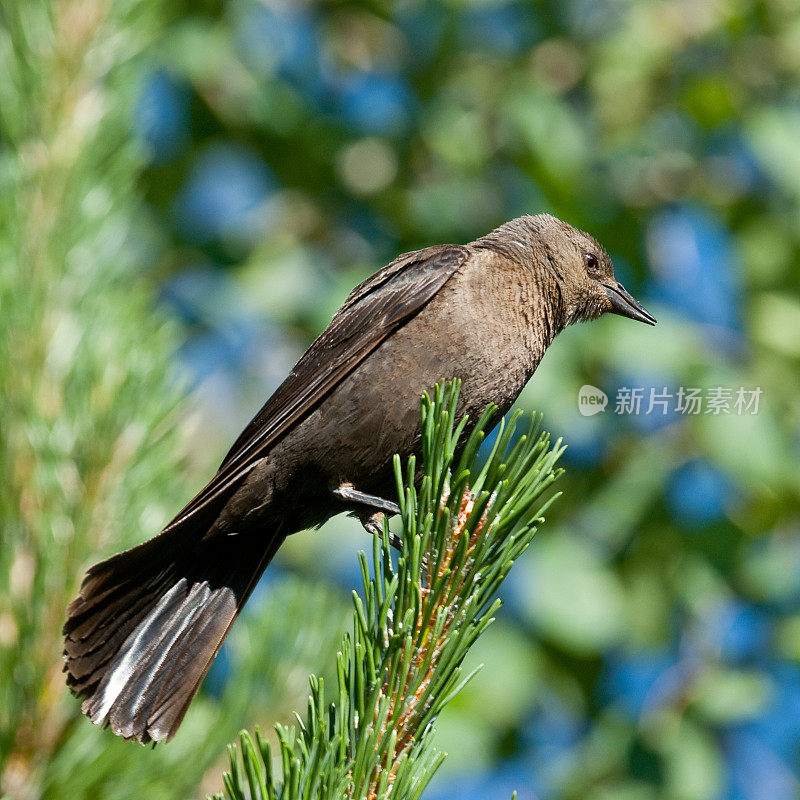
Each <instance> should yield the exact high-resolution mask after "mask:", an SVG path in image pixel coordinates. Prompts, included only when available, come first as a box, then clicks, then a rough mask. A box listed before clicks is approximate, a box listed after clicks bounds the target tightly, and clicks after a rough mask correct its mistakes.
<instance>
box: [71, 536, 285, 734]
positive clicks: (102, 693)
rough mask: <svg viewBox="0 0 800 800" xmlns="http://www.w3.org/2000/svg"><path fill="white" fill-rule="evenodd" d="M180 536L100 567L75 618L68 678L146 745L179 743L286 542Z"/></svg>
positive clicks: (87, 582) (92, 706)
mask: <svg viewBox="0 0 800 800" xmlns="http://www.w3.org/2000/svg"><path fill="white" fill-rule="evenodd" d="M181 534H182V532H181V531H180V530H179V529H178V530H171V531H168V532H166V533H162V534H161V535H160V536H156V537H155V538H154V539H151V540H150V541H148V542H145V543H144V544H141V545H139V546H138V547H135V548H133V549H132V550H127V551H126V552H124V553H119V554H118V555H116V556H113V557H112V558H109V559H108V560H107V561H103V562H101V563H100V564H97V565H95V566H94V567H92V568H91V569H90V570H89V572H88V573H87V574H86V577H85V578H84V581H83V584H82V586H81V590H80V594H79V595H78V597H77V598H75V600H73V601H72V603H71V604H70V606H69V608H68V609H67V622H66V624H65V626H64V634H65V636H66V642H65V646H64V659H65V666H64V669H65V671H66V672H67V673H68V676H67V683H68V684H69V686H70V688H71V689H72V690H73V692H75V694H77V695H79V696H81V697H84V698H85V699H84V701H83V705H82V706H81V708H82V710H83V712H84V713H85V714H86V715H87V716H88V717H90V718H91V720H92V721H93V722H95V723H97V724H106V725H110V726H111V728H112V729H113V731H114V733H116V734H118V735H120V736H124V737H125V738H126V739H136V740H138V741H140V742H142V743H147V742H150V741H154V742H158V741H161V740H162V739H167V740H169V739H171V738H172V736H173V735H174V733H175V731H176V730H177V728H178V726H179V725H180V723H181V720H182V719H183V716H184V714H185V713H186V710H187V708H188V707H189V703H190V702H191V700H192V698H193V697H194V695H195V693H196V692H197V690H198V688H199V687H200V683H201V682H202V680H203V678H204V677H205V674H206V672H208V669H209V667H210V666H211V662H212V661H213V660H214V656H215V655H216V654H217V652H218V651H219V648H220V647H221V646H222V642H223V640H224V638H225V636H226V634H227V633H228V630H229V629H230V627H231V625H232V624H233V621H234V620H235V619H236V616H237V614H238V613H239V610H240V609H241V607H242V606H243V605H244V603H245V601H246V600H247V597H248V596H249V594H250V592H251V591H252V589H253V587H254V586H255V584H256V582H257V581H258V578H259V577H260V575H261V573H262V572H263V571H264V569H265V567H266V566H267V564H268V563H269V562H270V560H271V559H272V556H273V555H274V554H275V551H276V550H277V549H278V547H279V546H280V544H281V542H282V541H283V537H282V536H274V537H273V538H272V541H271V542H270V540H269V538H268V537H267V536H264V535H263V533H262V535H260V536H259V535H256V534H254V533H248V534H236V535H233V536H222V535H220V536H216V537H213V538H210V539H208V540H207V541H204V542H200V543H199V544H196V545H193V544H192V543H189V544H187V541H186V535H185V533H183V535H181Z"/></svg>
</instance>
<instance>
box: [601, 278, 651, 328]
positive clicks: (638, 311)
mask: <svg viewBox="0 0 800 800" xmlns="http://www.w3.org/2000/svg"><path fill="white" fill-rule="evenodd" d="M603 289H605V293H606V297H608V299H609V300H610V301H611V313H612V314H619V315H620V316H622V317H630V318H631V319H637V320H639V322H646V323H647V324H648V325H655V324H656V318H655V317H654V316H653V315H652V314H651V313H650V312H649V311H647V310H645V308H644V306H642V304H641V303H639V302H638V301H637V300H634V299H633V297H631V295H630V294H629V293H628V290H627V289H626V288H625V287H624V286H623V285H622V284H621V283H614V284H607V283H604V284H603Z"/></svg>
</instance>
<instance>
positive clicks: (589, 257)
mask: <svg viewBox="0 0 800 800" xmlns="http://www.w3.org/2000/svg"><path fill="white" fill-rule="evenodd" d="M583 260H584V261H585V262H586V269H587V270H589V272H597V269H598V268H599V266H600V264H599V263H598V261H597V256H596V255H595V254H594V253H584V255H583Z"/></svg>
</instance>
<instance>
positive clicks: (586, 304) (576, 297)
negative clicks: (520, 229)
mask: <svg viewBox="0 0 800 800" xmlns="http://www.w3.org/2000/svg"><path fill="white" fill-rule="evenodd" d="M527 219H529V220H530V224H531V225H532V227H533V228H534V230H535V231H536V232H537V234H538V235H536V236H535V237H534V239H535V245H534V246H535V249H536V250H539V254H537V255H539V257H540V258H541V255H544V258H545V261H546V268H547V269H549V270H551V271H552V272H553V273H554V274H555V276H556V280H557V283H558V286H559V289H560V291H561V295H562V298H563V303H564V310H565V312H566V321H567V324H569V323H570V322H577V321H579V320H590V319H597V318H598V317H599V316H601V315H603V314H605V313H609V312H610V313H611V314H620V315H621V316H623V317H630V319H635V320H638V321H639V322H645V323H647V324H648V325H655V324H656V319H655V317H654V316H653V315H652V314H651V313H650V312H649V311H647V310H646V309H645V308H644V307H643V306H642V305H641V304H640V303H639V302H638V301H637V300H635V299H634V298H633V297H632V296H631V295H630V293H629V292H628V291H627V289H625V287H624V286H623V285H622V284H621V283H619V281H617V279H616V278H615V277H614V265H613V264H612V263H611V259H610V258H609V257H608V253H606V251H605V250H604V249H603V248H602V247H601V245H600V244H599V243H598V242H597V240H596V239H595V238H594V237H593V236H590V235H589V234H588V233H584V232H583V231H580V230H578V229H577V228H573V227H572V226H571V225H568V224H567V223H566V222H562V221H561V220H560V219H556V217H552V216H550V215H549V214H540V215H538V216H536V217H528V218H527ZM536 245H538V246H536ZM542 251H543V253H542Z"/></svg>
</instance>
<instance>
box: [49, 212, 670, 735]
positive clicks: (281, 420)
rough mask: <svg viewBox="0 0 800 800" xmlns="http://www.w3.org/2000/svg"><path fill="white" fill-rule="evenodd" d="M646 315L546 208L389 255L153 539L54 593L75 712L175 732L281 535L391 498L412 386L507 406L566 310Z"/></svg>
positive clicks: (467, 410) (414, 415)
mask: <svg viewBox="0 0 800 800" xmlns="http://www.w3.org/2000/svg"><path fill="white" fill-rule="evenodd" d="M606 312H612V313H616V314H622V315H623V316H626V317H630V318H632V319H636V320H640V321H642V322H646V323H649V324H651V325H652V324H655V319H654V318H653V317H652V316H651V315H650V314H649V313H648V312H647V311H645V309H644V308H642V306H641V305H639V303H638V302H636V300H634V299H633V298H632V297H631V296H630V294H628V292H627V291H626V290H625V289H624V288H623V287H622V286H621V285H620V284H619V283H617V282H616V280H615V279H614V272H613V267H612V264H611V260H610V259H609V257H608V255H607V254H606V252H605V251H604V250H603V248H602V247H601V246H600V245H599V244H598V243H597V242H596V241H595V240H594V239H593V238H592V237H591V236H589V235H588V234H586V233H583V232H581V231H578V230H576V229H575V228H573V227H571V226H570V225H567V224H566V223H564V222H561V221H560V220H558V219H556V218H554V217H551V216H548V215H539V216H535V217H530V216H526V217H520V218H519V219H515V220H512V221H510V222H507V223H506V224H505V225H502V226H500V227H499V228H497V229H496V230H494V231H492V232H491V233H489V234H488V235H486V236H484V237H482V238H480V239H477V240H476V241H474V242H472V243H470V244H468V245H464V246H460V245H441V246H438V247H428V248H426V249H424V250H418V251H416V252H413V253H407V254H405V255H401V256H400V257H398V258H397V259H395V260H394V261H393V262H392V263H391V264H389V265H388V266H386V267H384V268H383V269H381V270H380V271H378V272H376V273H375V274H374V275H373V276H372V277H370V278H367V280H365V281H364V282H363V283H361V284H360V285H359V286H357V287H356V288H355V289H354V290H353V291H352V292H351V293H350V296H349V297H348V298H347V299H346V300H345V302H344V305H343V306H342V307H341V308H340V309H339V311H337V312H336V315H335V316H334V317H333V320H332V321H331V323H330V325H328V327H327V328H326V329H325V330H324V331H323V332H322V334H321V335H320V337H319V338H318V339H317V340H316V341H315V342H314V343H313V344H312V345H311V347H310V348H309V349H308V351H307V352H306V353H305V355H304V356H303V357H302V358H301V359H300V360H299V361H298V362H297V364H296V365H295V367H294V369H293V370H292V371H291V373H290V374H289V377H288V378H287V379H286V380H285V381H284V382H283V383H282V384H281V385H280V387H278V389H277V391H276V392H275V394H273V395H272V397H270V398H269V400H267V402H266V404H265V405H264V407H263V408H262V409H261V411H259V412H258V414H257V415H256V416H255V418H254V419H253V420H252V422H250V424H249V425H248V426H247V427H246V428H245V430H244V431H243V433H242V434H241V436H239V438H238V439H237V440H236V442H235V443H234V445H233V447H232V448H231V450H230V452H229V453H228V455H227V456H226V457H225V459H224V461H223V462H222V465H221V466H220V468H219V470H218V472H217V474H216V475H214V477H213V478H212V479H211V481H210V482H209V483H208V485H207V486H205V488H203V489H202V490H201V491H200V493H199V494H198V495H197V496H196V497H195V498H194V499H193V500H191V501H190V502H189V504H188V505H187V506H186V507H185V508H184V509H183V510H182V511H181V512H180V513H179V514H178V515H177V516H176V517H175V519H173V520H172V522H170V523H169V524H168V525H167V526H166V527H165V528H164V530H163V531H162V532H161V533H160V534H159V535H158V536H156V537H154V538H153V539H150V540H149V541H147V542H145V543H144V544H141V545H139V546H138V547H134V548H133V549H131V550H127V551H126V552H123V553H119V554H118V555H115V556H113V557H112V558H110V559H108V560H107V561H103V562H101V563H100V564H97V565H96V566H94V567H92V568H91V569H90V570H89V571H88V573H87V574H86V577H85V578H84V580H83V584H82V586H81V589H80V594H79V595H78V597H77V598H76V599H75V600H74V601H73V602H72V603H71V604H70V606H69V608H68V609H67V617H68V618H67V622H66V624H65V626H64V634H65V636H66V643H65V647H64V659H65V667H64V669H65V671H66V672H67V673H68V676H67V683H68V685H69V686H70V687H71V689H72V690H73V692H74V693H75V694H77V695H79V696H82V697H83V698H85V699H84V700H83V704H82V706H81V708H82V710H83V712H84V713H85V714H86V715H88V716H89V717H90V718H91V720H92V721H93V722H95V723H101V724H107V725H110V726H111V728H112V730H113V731H114V733H116V734H118V735H120V736H124V737H125V738H127V739H137V740H138V741H140V742H143V743H145V742H150V741H154V742H157V741H160V740H162V739H170V738H172V736H173V735H174V734H175V731H176V730H177V728H178V726H179V725H180V723H181V720H182V719H183V716H184V714H185V713H186V710H187V708H188V706H189V703H190V702H191V700H192V698H193V697H194V695H195V693H196V692H197V690H198V688H199V686H200V683H201V681H202V680H203V678H204V676H205V674H206V672H207V671H208V669H209V667H210V666H211V662H212V661H213V659H214V656H215V655H216V654H217V652H218V651H219V649H220V646H221V645H222V642H223V640H224V638H225V635H226V634H227V633H228V630H229V629H230V627H231V625H232V624H233V621H234V620H235V618H236V615H237V614H238V613H239V611H240V609H241V608H242V606H243V605H244V603H245V601H246V600H247V598H248V596H249V594H250V592H251V591H252V589H253V587H254V586H255V584H256V582H257V581H258V579H259V577H260V575H261V573H262V572H263V571H264V568H265V567H266V566H267V564H269V562H270V560H271V559H272V557H273V556H274V555H275V552H276V551H277V549H278V548H279V547H280V545H281V543H282V542H283V541H284V539H285V538H286V537H287V536H289V535H290V534H292V533H295V532H297V531H300V530H303V529H305V528H309V527H312V526H315V525H320V524H321V523H323V522H324V521H325V520H327V519H328V518H329V517H331V516H333V515H335V514H338V513H340V512H342V511H348V512H350V513H354V514H356V515H357V516H359V517H360V518H361V519H362V521H363V522H364V524H365V525H366V526H367V527H368V529H370V528H372V527H373V526H374V525H375V524H376V523H377V522H378V521H379V518H380V515H381V514H383V513H394V512H396V510H397V506H396V505H395V504H394V503H393V502H392V500H391V498H393V497H395V495H396V490H395V488H394V480H393V473H392V457H393V455H394V454H395V453H399V454H400V455H401V457H403V458H406V457H408V456H409V455H411V454H412V453H415V452H417V449H418V446H419V441H420V437H419V431H418V422H419V402H420V396H421V394H422V393H423V392H425V391H430V390H431V389H432V388H433V386H434V385H435V384H436V383H437V382H438V381H440V380H442V379H450V378H460V379H461V381H462V388H461V395H460V399H459V409H458V412H459V415H465V414H466V415H469V417H470V419H471V420H473V421H475V420H477V419H478V417H479V416H480V415H481V413H482V412H483V410H484V409H485V408H486V406H487V404H488V403H490V402H493V403H495V404H496V405H497V406H498V408H499V412H498V414H503V413H505V412H506V411H507V410H508V409H509V408H510V406H511V405H512V403H513V402H514V400H515V399H516V397H517V395H518V394H519V393H520V391H521V390H522V387H523V386H524V385H525V383H526V381H527V380H528V379H529V378H530V377H531V375H532V374H533V372H534V370H535V369H536V367H537V366H538V364H539V362H540V361H541V359H542V356H543V355H544V353H545V350H546V349H547V347H548V346H549V345H550V343H551V342H552V341H553V337H554V336H555V335H556V334H557V333H558V332H559V331H561V330H562V329H563V328H565V327H566V326H567V325H569V324H570V323H572V322H576V321H579V320H591V319H596V318H597V317H599V316H601V315H602V314H604V313H606Z"/></svg>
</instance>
